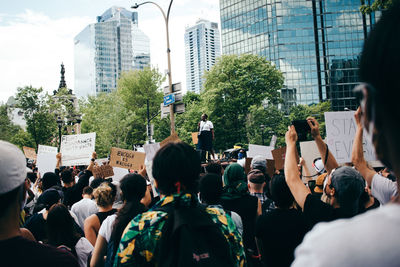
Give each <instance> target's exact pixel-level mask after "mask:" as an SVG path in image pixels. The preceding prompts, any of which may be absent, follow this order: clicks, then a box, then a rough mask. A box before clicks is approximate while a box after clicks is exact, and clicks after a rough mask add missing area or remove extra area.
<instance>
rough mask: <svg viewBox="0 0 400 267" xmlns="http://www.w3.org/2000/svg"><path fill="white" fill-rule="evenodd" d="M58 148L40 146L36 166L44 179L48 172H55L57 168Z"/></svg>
mask: <svg viewBox="0 0 400 267" xmlns="http://www.w3.org/2000/svg"><path fill="white" fill-rule="evenodd" d="M56 155H57V147H52V146H44V145H39V146H38V154H37V160H36V165H37V167H38V172H39V173H40V175H41V176H42V177H43V175H44V174H45V173H46V172H54V170H55V168H56V166H57V158H56Z"/></svg>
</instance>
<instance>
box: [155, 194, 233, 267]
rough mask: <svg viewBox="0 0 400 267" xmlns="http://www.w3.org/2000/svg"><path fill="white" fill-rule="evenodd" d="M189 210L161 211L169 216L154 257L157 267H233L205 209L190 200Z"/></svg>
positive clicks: (222, 240)
mask: <svg viewBox="0 0 400 267" xmlns="http://www.w3.org/2000/svg"><path fill="white" fill-rule="evenodd" d="M192 199H193V200H192V203H191V205H190V206H183V205H179V199H178V201H176V202H175V203H174V204H175V205H172V206H170V207H167V208H165V207H161V208H158V209H157V210H161V211H164V212H167V213H168V219H167V221H166V223H165V225H164V228H163V234H162V237H161V240H160V246H159V248H158V253H157V257H156V261H157V264H156V265H157V266H160V267H166V266H168V267H170V266H174V267H187V266H198V267H200V266H207V267H213V266H215V267H217V266H218V267H220V266H234V265H235V264H234V262H233V260H232V255H231V251H230V248H229V244H228V241H227V239H226V238H225V237H224V235H223V234H222V232H221V229H220V228H219V226H218V225H217V224H215V223H214V222H213V220H212V219H211V217H210V215H209V214H208V213H207V212H206V210H205V207H204V206H202V205H200V203H198V202H197V200H196V199H194V198H192Z"/></svg>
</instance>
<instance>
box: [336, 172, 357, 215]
mask: <svg viewBox="0 0 400 267" xmlns="http://www.w3.org/2000/svg"><path fill="white" fill-rule="evenodd" d="M331 186H333V188H334V189H335V195H337V199H338V201H339V203H340V207H341V208H346V209H347V210H348V211H352V212H353V213H354V212H356V210H357V209H358V201H359V198H360V196H361V194H362V193H363V192H364V187H365V181H364V178H363V177H362V176H361V174H360V173H359V172H358V171H357V170H356V169H354V168H352V167H348V166H342V167H339V168H336V169H335V170H334V171H332V178H331ZM345 205H346V206H347V207H344V206H345Z"/></svg>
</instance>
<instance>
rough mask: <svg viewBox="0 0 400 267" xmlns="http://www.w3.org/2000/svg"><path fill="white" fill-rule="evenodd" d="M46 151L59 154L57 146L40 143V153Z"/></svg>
mask: <svg viewBox="0 0 400 267" xmlns="http://www.w3.org/2000/svg"><path fill="white" fill-rule="evenodd" d="M46 153H50V154H57V147H54V146H45V145H39V147H38V154H46Z"/></svg>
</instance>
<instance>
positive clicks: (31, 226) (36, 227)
mask: <svg viewBox="0 0 400 267" xmlns="http://www.w3.org/2000/svg"><path fill="white" fill-rule="evenodd" d="M24 227H25V228H26V229H28V230H29V231H31V233H32V234H33V236H34V237H35V239H36V241H45V240H46V239H47V230H46V220H45V219H44V218H43V214H41V213H36V214H33V215H32V216H31V217H29V218H28V220H26V222H25V225H24Z"/></svg>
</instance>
